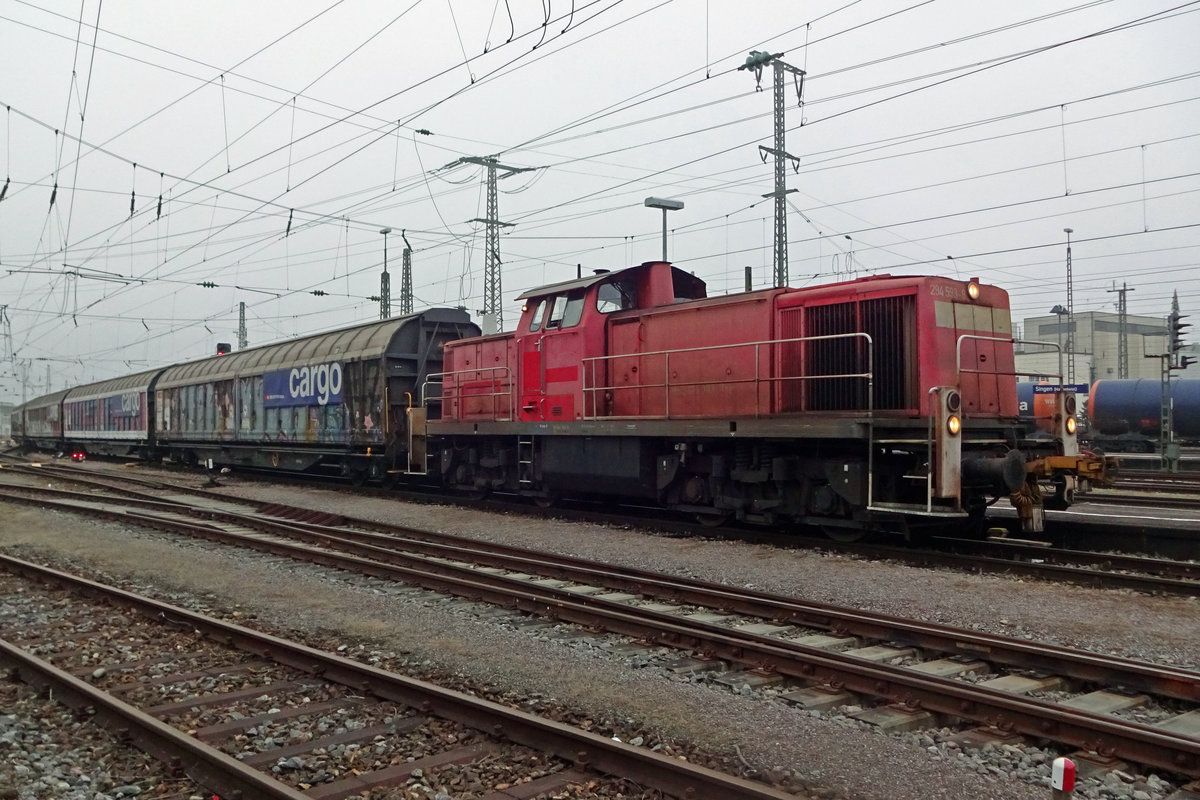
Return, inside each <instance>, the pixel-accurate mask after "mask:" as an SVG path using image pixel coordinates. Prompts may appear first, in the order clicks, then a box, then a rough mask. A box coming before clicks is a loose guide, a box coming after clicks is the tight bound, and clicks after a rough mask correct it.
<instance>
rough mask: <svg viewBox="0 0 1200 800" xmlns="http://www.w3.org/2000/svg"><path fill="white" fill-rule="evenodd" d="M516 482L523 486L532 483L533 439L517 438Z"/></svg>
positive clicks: (529, 437) (527, 437) (530, 437)
mask: <svg viewBox="0 0 1200 800" xmlns="http://www.w3.org/2000/svg"><path fill="white" fill-rule="evenodd" d="M517 482H518V483H521V484H524V485H527V486H528V485H531V484H532V483H533V437H532V436H518V437H517Z"/></svg>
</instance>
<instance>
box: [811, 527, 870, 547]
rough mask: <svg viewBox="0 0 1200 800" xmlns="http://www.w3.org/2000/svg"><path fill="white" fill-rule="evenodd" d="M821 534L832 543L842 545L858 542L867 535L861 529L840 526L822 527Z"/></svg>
mask: <svg viewBox="0 0 1200 800" xmlns="http://www.w3.org/2000/svg"><path fill="white" fill-rule="evenodd" d="M821 533H823V534H825V535H826V536H827V537H828V538H830V539H832V540H833V541H835V542H842V543H843V544H850V543H852V542H857V541H860V540H861V539H862V538H863V537H865V536H866V535H867V532H866V531H865V530H863V529H861V528H843V527H841V526H840V525H822V526H821Z"/></svg>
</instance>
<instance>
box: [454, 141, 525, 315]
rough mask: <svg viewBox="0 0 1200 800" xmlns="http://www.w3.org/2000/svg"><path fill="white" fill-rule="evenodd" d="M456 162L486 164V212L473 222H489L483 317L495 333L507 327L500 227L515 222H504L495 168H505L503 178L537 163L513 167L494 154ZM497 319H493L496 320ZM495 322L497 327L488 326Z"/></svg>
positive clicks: (466, 157) (508, 226)
mask: <svg viewBox="0 0 1200 800" xmlns="http://www.w3.org/2000/svg"><path fill="white" fill-rule="evenodd" d="M456 163H460V164H478V165H480V166H483V167H487V216H486V217H484V218H482V219H480V218H479V217H476V218H475V219H473V220H471V222H482V223H483V224H484V225H486V226H487V238H486V248H485V252H484V262H483V312H482V313H483V320H484V325H483V327H484V333H495V332H496V331H500V330H503V329H504V309H503V308H501V305H500V228H501V227H506V228H511V227H512V226H513V225H514V224H515V223H512V222H501V221H500V209H499V205H500V204H499V201H498V198H497V193H496V180H497V175H496V170H500V169H502V170H504V174H503V175H500V176H499V177H501V178H507V177H508V176H510V175H516V174H517V173H518V172H531V171H533V170H535V169H538V168H537V167H510V166H507V165H505V164H501V163H500V162H499V161H498V160H497V159H496V158H495V157H494V156H464V157H463V158H460V159H459V160H458V161H457V162H456ZM493 321H494V322H493ZM492 324H494V326H495V328H494V330H488V327H489V326H490V325H492Z"/></svg>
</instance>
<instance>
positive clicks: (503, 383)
mask: <svg viewBox="0 0 1200 800" xmlns="http://www.w3.org/2000/svg"><path fill="white" fill-rule="evenodd" d="M483 373H489V374H490V375H489V377H479V378H476V380H478V381H482V382H488V383H489V384H490V385H491V386H493V387H503V390H499V389H497V390H494V391H491V392H478V393H471V394H463V392H462V388H461V384H460V385H459V386H458V387H456V392H455V394H453V395H451V399H452V400H456V401H458V402H459V403H464V402H466V401H467V400H468V399H476V398H484V397H490V398H492V417H491V418H492V420H495V421H497V422H511V421H512V420H513V411H514V409H515V407H516V402H515V399H516V398H515V397H514V396H513V387H515V386H516V383H515V382H514V381H513V379H512V370H511V369H509V368H508V367H507V366H503V367H475V368H473V369H460V370H455V371H453V372H432V373H430V374H429V375H427V376H426V377H425V382H424V383H422V384H421V407H422V408H428V407H429V403H430V400H431V399H432V398H431V397H430V396H429V394H428V389H429V387H430V385H431V384H435V383H436V384H437V385H439V386H443V385H444V384H445V380H444V379H445V378H447V377H453V376H461V375H482V374H483ZM497 375H500V376H501V378H502V379H503V380H497V377H496V376H497ZM501 397H507V398H508V414H507V416H500V414H499V411H498V409H497V405H496V404H497V402H498V400H497V398H501ZM438 400H440V401H441V402H445V401H446V395H444V394H440V393H439V394H438Z"/></svg>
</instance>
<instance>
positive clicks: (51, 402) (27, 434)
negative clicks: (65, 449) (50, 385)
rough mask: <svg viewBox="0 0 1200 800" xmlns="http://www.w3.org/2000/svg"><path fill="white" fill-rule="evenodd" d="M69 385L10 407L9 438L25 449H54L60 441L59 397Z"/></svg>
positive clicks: (60, 416)
mask: <svg viewBox="0 0 1200 800" xmlns="http://www.w3.org/2000/svg"><path fill="white" fill-rule="evenodd" d="M69 392H70V389H61V390H59V391H57V392H52V393H50V394H47V395H43V396H42V397H38V398H36V399H34V400H30V401H29V402H27V403H22V404H21V405H19V406H17V407H16V408H15V409H14V410H13V415H12V428H13V439H14V440H15V441H17V442H19V443H20V444H21V446H22V447H24V448H25V449H27V450H45V451H48V452H57V451H58V450H59V449H61V448H62V446H63V444H62V442H63V438H62V433H63V425H62V401H63V398H64V397H66V396H67V394H68V393H69Z"/></svg>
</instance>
